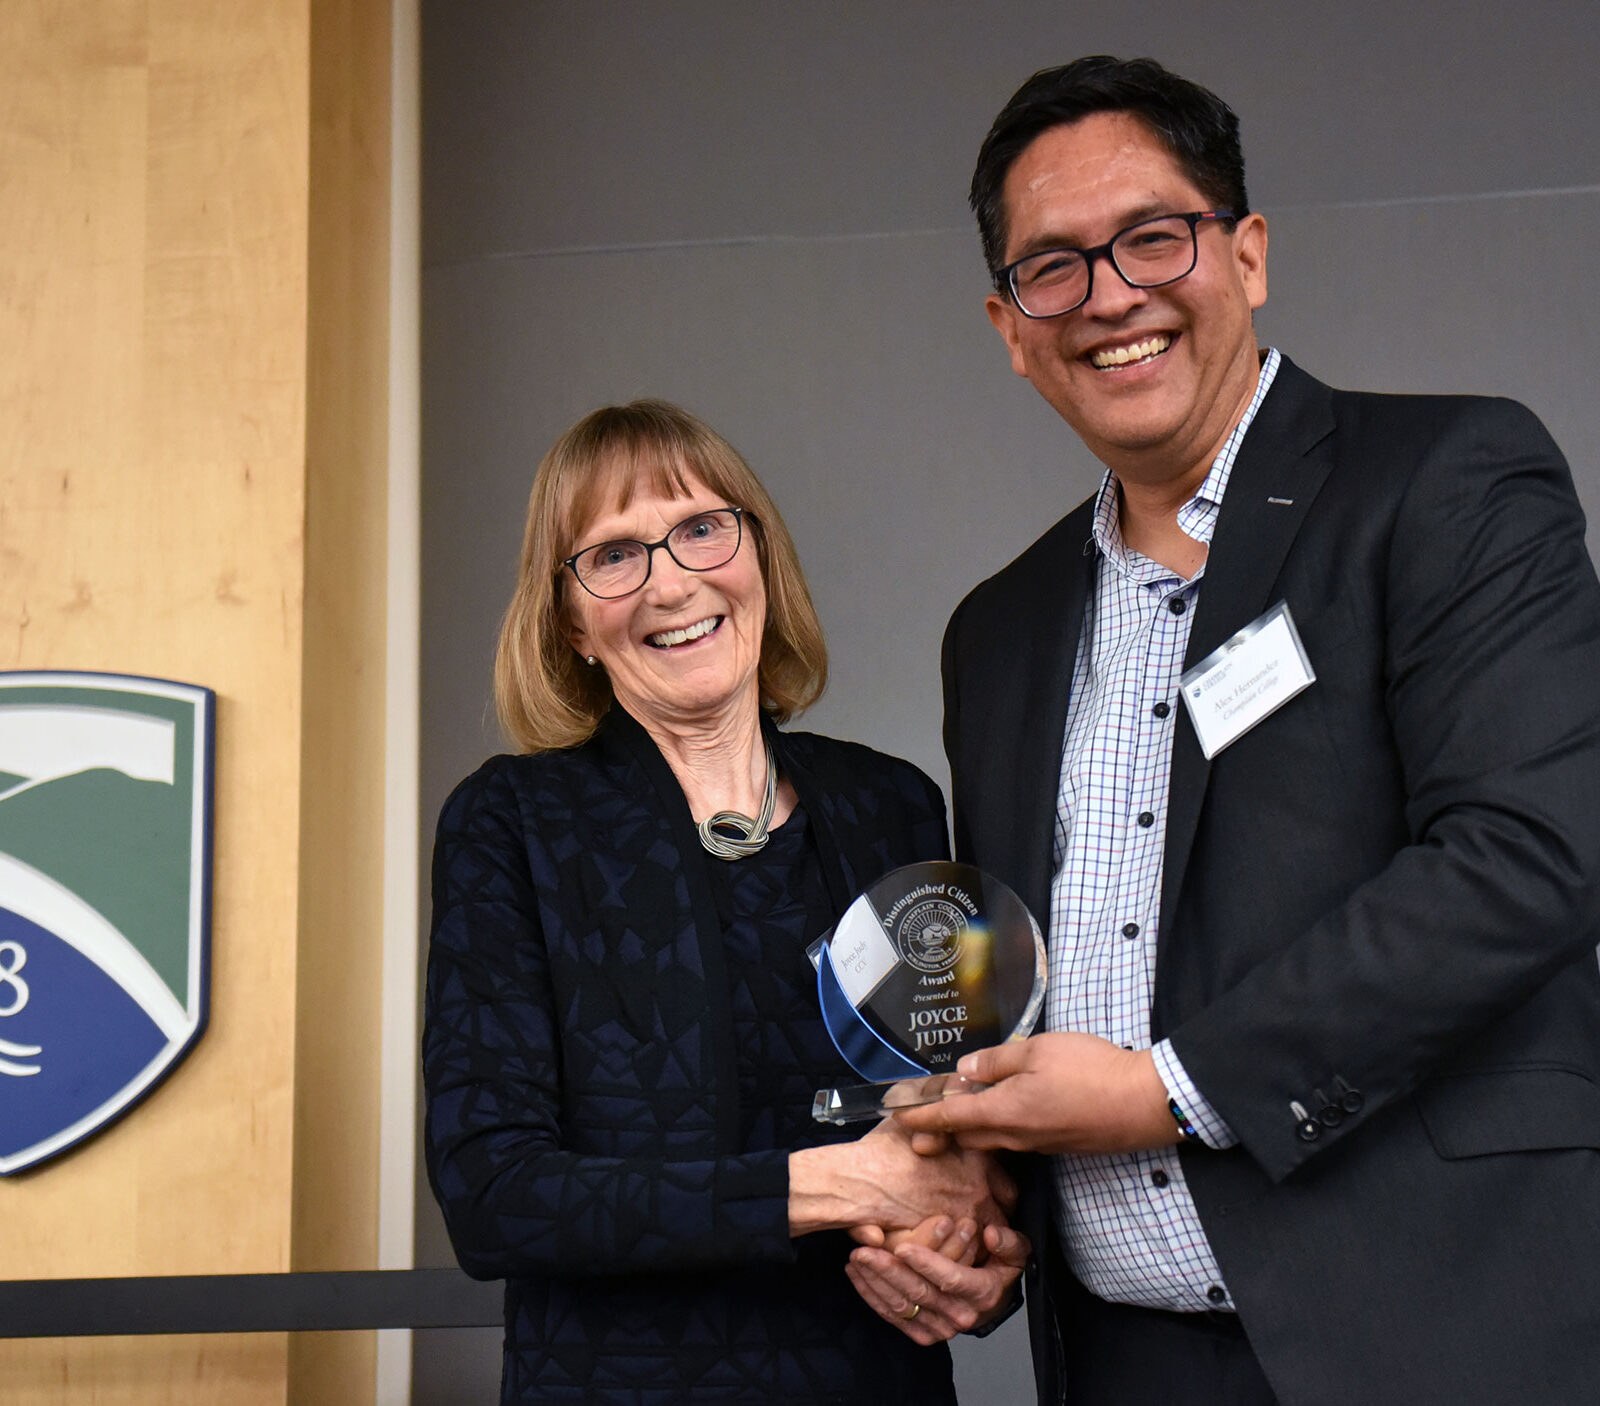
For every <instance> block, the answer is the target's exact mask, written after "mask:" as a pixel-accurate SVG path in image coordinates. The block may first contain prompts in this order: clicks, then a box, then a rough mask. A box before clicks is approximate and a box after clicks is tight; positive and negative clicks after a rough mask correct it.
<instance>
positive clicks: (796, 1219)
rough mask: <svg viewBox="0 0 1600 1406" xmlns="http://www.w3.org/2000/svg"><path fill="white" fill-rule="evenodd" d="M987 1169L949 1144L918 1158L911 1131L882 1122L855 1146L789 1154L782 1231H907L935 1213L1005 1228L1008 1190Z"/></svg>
mask: <svg viewBox="0 0 1600 1406" xmlns="http://www.w3.org/2000/svg"><path fill="white" fill-rule="evenodd" d="M993 1170H994V1168H993V1164H992V1161H991V1159H990V1158H989V1157H988V1156H986V1155H985V1154H983V1153H980V1152H972V1151H966V1150H963V1149H961V1148H957V1147H953V1146H952V1147H950V1148H948V1149H947V1150H945V1151H943V1152H940V1153H938V1154H936V1155H934V1156H918V1154H917V1153H916V1152H915V1151H914V1150H913V1148H912V1146H911V1136H910V1134H909V1133H908V1132H907V1131H906V1130H905V1129H903V1128H901V1127H900V1126H899V1125H898V1124H897V1123H896V1122H895V1120H894V1119H892V1118H886V1119H884V1121H883V1122H881V1123H879V1124H878V1126H877V1127H875V1128H874V1129H873V1130H872V1131H871V1132H869V1133H868V1134H867V1135H866V1136H865V1137H863V1138H859V1139H858V1140H857V1141H855V1142H845V1143H833V1144H829V1145H827V1146H824V1147H807V1148H802V1149H801V1150H800V1151H798V1152H791V1153H790V1154H789V1233H790V1234H791V1235H806V1234H809V1233H811V1232H812V1231H817V1230H838V1229H845V1228H849V1227H853V1226H878V1227H880V1228H881V1229H882V1230H883V1231H885V1232H889V1231H896V1230H911V1229H913V1228H915V1227H917V1226H920V1225H922V1224H924V1223H925V1222H926V1221H928V1220H929V1219H930V1218H933V1217H940V1216H944V1217H948V1218H949V1219H950V1221H951V1222H952V1223H953V1224H954V1223H958V1222H960V1221H962V1220H972V1221H975V1222H977V1223H978V1224H979V1225H984V1226H987V1225H1004V1224H1005V1209H1004V1204H1003V1203H1004V1202H1005V1201H1006V1199H1007V1198H1010V1199H1012V1200H1014V1199H1015V1189H1014V1188H1013V1187H1012V1186H1011V1184H1010V1179H1009V1178H1006V1177H1005V1174H1004V1173H1003V1172H1002V1173H1000V1174H999V1178H998V1179H997V1180H996V1181H995V1183H994V1184H993V1185H991V1173H992V1171H993ZM923 1248H926V1247H923ZM930 1253H931V1252H930Z"/></svg>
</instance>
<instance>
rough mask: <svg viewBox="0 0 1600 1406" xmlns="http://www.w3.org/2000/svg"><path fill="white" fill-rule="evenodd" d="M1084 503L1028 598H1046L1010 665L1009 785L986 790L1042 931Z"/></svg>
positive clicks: (1082, 587)
mask: <svg viewBox="0 0 1600 1406" xmlns="http://www.w3.org/2000/svg"><path fill="white" fill-rule="evenodd" d="M1089 502H1090V505H1091V510H1090V512H1087V513H1081V514H1080V513H1079V512H1075V513H1073V514H1072V516H1071V517H1069V518H1068V519H1067V522H1068V523H1069V524H1072V530H1071V531H1070V532H1068V533H1067V534H1064V540H1063V544H1062V549H1061V554H1060V556H1059V557H1058V558H1057V559H1056V565H1055V570H1056V591H1055V592H1052V593H1048V594H1047V593H1043V592H1041V593H1038V594H1036V595H1035V596H1034V597H1033V599H1035V600H1038V601H1047V602H1048V607H1047V609H1046V610H1045V611H1044V612H1043V614H1042V615H1041V616H1040V617H1037V618H1036V619H1035V620H1034V622H1033V628H1032V629H1030V630H1029V631H1028V632H1027V636H1026V641H1027V642H1026V645H1025V647H1024V649H1023V650H1022V657H1021V658H1020V659H1019V660H1018V661H1017V662H1018V664H1019V666H1020V667H1019V674H1020V679H1019V682H1021V684H1022V687H1023V698H1024V703H1023V708H1022V713H1021V716H1020V718H1019V719H1018V728H1017V736H1016V746H1015V749H1012V748H1009V747H1008V748H1005V749H1004V754H1005V755H1009V756H1011V757H1012V758H1013V759H1014V762H1015V766H1016V772H1015V774H1014V775H1013V777H1012V778H1011V782H1010V784H1009V785H1002V786H997V787H995V788H994V790H993V791H992V792H991V794H992V795H994V796H995V797H997V798H999V797H1004V798H1006V800H1007V801H1008V803H1009V805H1008V809H1009V814H1008V815H1007V816H1006V817H1005V820H1006V821H1007V822H1009V825H1012V826H1015V827H1016V829H1017V831H1018V833H1017V834H1016V848H1015V852H1016V853H1018V854H1021V855H1023V856H1024V861H1023V872H1022V874H1021V876H1020V877H1021V880H1022V882H1021V885H1020V886H1019V888H1018V894H1019V895H1020V897H1021V898H1022V899H1023V901H1024V902H1025V903H1026V904H1027V905H1028V910H1029V911H1030V912H1031V913H1033V914H1034V916H1035V917H1036V918H1038V919H1039V920H1040V924H1041V926H1042V927H1044V928H1045V929H1046V931H1048V928H1049V916H1050V883H1051V878H1052V875H1053V870H1054V867H1055V865H1054V859H1055V818H1056V809H1057V803H1058V800H1059V793H1060V789H1061V749H1062V746H1063V744H1064V743H1065V740H1066V725H1067V703H1068V701H1069V694H1070V693H1071V690H1072V672H1073V666H1074V665H1075V664H1076V662H1077V658H1078V644H1079V641H1080V639H1081V638H1082V635H1083V622H1084V613H1085V610H1086V608H1087V606H1088V602H1089V595H1090V591H1091V590H1092V589H1093V585H1094V579H1095V568H1096V566H1097V564H1098V560H1099V558H1098V554H1097V553H1096V551H1095V549H1094V547H1093V537H1092V535H1091V524H1092V521H1093V516H1092V504H1093V502H1094V500H1093V499H1092V498H1091V499H1090V500H1089ZM1080 518H1081V520H1080V521H1075V519H1080ZM1079 528H1081V530H1079ZM996 750H997V752H999V751H1000V749H996Z"/></svg>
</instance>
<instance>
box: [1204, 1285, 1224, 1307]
mask: <svg viewBox="0 0 1600 1406" xmlns="http://www.w3.org/2000/svg"><path fill="white" fill-rule="evenodd" d="M1206 1297H1207V1298H1208V1299H1210V1300H1211V1302H1212V1303H1227V1301H1228V1291H1227V1290H1226V1289H1224V1288H1223V1287H1222V1285H1220V1284H1213V1285H1212V1286H1211V1287H1210V1288H1209V1289H1207V1290H1206Z"/></svg>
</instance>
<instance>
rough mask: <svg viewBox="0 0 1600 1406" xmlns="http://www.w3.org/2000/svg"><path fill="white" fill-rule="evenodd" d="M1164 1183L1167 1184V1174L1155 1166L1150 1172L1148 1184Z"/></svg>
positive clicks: (1160, 1184)
mask: <svg viewBox="0 0 1600 1406" xmlns="http://www.w3.org/2000/svg"><path fill="white" fill-rule="evenodd" d="M1166 1184H1167V1174H1166V1173H1165V1172H1164V1171H1162V1170H1161V1168H1160V1167H1157V1168H1156V1169H1155V1171H1153V1172H1151V1173H1150V1185H1151V1186H1165V1185H1166Z"/></svg>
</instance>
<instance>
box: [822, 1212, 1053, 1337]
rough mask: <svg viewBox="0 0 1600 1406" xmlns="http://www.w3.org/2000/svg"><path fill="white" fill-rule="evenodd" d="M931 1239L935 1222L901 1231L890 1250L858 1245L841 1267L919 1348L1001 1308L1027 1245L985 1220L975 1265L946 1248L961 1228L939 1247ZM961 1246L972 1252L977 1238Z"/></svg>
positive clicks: (871, 1303) (875, 1308)
mask: <svg viewBox="0 0 1600 1406" xmlns="http://www.w3.org/2000/svg"><path fill="white" fill-rule="evenodd" d="M921 1229H922V1228H920V1227H919V1231H920V1230H921ZM936 1237H937V1228H936V1227H934V1228H930V1229H929V1232H928V1234H927V1235H926V1236H924V1235H922V1234H913V1235H911V1236H908V1237H904V1238H903V1239H902V1240H901V1241H900V1243H899V1244H898V1245H897V1246H896V1248H895V1249H894V1250H893V1251H892V1252H891V1251H890V1250H887V1249H877V1248H873V1247H871V1246H867V1245H863V1246H859V1247H858V1248H856V1249H855V1250H852V1251H851V1253H850V1262H849V1263H848V1264H847V1265H846V1266H845V1273H846V1274H848V1275H849V1276H850V1282H851V1283H852V1284H854V1285H855V1287H856V1292H857V1293H858V1294H860V1295H861V1297H862V1298H863V1299H865V1300H866V1302H867V1304H868V1305H869V1306H870V1307H871V1308H872V1310H873V1312H875V1313H876V1314H877V1315H878V1316H879V1317H880V1318H882V1319H883V1320H884V1321H885V1322H886V1323H892V1324H893V1325H894V1326H895V1327H896V1328H898V1329H899V1330H900V1331H901V1332H902V1333H904V1334H905V1335H906V1336H907V1337H908V1338H910V1339H911V1341H912V1342H914V1343H920V1344H921V1345H922V1346H923V1347H928V1346H930V1345H931V1344H933V1343H939V1342H946V1341H948V1340H949V1339H950V1338H953V1337H954V1336H955V1335H956V1334H957V1333H966V1332H970V1331H971V1330H972V1329H974V1328H979V1327H982V1326H983V1325H984V1324H986V1323H990V1322H992V1321H994V1320H995V1319H996V1318H998V1317H999V1316H1000V1315H1001V1314H1002V1313H1004V1312H1005V1311H1006V1309H1007V1308H1008V1307H1009V1306H1010V1304H1011V1301H1012V1297H1013V1296H1014V1295H1015V1293H1016V1283H1017V1279H1018V1278H1019V1276H1020V1275H1021V1274H1022V1270H1023V1267H1024V1266H1025V1265H1026V1264H1027V1263H1028V1256H1029V1254H1030V1253H1031V1249H1032V1247H1031V1246H1030V1245H1029V1244H1028V1240H1027V1237H1026V1236H1024V1235H1022V1234H1019V1233H1018V1232H1017V1231H1015V1230H1011V1229H1009V1228H1007V1227H1005V1226H995V1225H989V1226H985V1227H984V1230H983V1236H982V1242H981V1243H982V1247H983V1253H984V1255H985V1259H984V1262H983V1263H982V1264H981V1265H974V1264H973V1263H971V1261H970V1259H968V1258H967V1257H966V1256H965V1255H958V1256H955V1257H952V1256H950V1255H948V1254H947V1253H943V1251H945V1250H947V1249H948V1248H949V1247H950V1246H951V1244H952V1243H957V1244H959V1243H960V1239H959V1234H958V1235H956V1236H954V1237H949V1236H947V1237H945V1238H944V1241H943V1243H941V1244H939V1245H938V1247H937V1248H935V1247H934V1246H932V1245H931V1244H930V1243H928V1242H929V1241H931V1240H933V1239H935V1238H936ZM964 1249H965V1250H966V1251H967V1252H969V1253H970V1252H974V1251H975V1250H976V1244H975V1243H974V1242H972V1241H968V1242H966V1244H965V1246H964Z"/></svg>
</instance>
